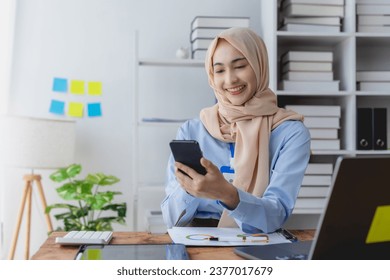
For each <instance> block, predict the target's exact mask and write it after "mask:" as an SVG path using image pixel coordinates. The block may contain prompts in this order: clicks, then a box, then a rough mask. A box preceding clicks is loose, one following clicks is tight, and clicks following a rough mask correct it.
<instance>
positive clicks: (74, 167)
mask: <svg viewBox="0 0 390 280" xmlns="http://www.w3.org/2000/svg"><path fill="white" fill-rule="evenodd" d="M80 172H81V165H80V164H71V165H69V166H68V167H67V168H66V174H67V175H68V177H69V178H73V177H75V176H76V175H78V174H80Z"/></svg>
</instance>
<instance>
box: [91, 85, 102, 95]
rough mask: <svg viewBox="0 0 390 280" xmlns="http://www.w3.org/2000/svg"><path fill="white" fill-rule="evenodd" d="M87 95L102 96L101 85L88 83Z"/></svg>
mask: <svg viewBox="0 0 390 280" xmlns="http://www.w3.org/2000/svg"><path fill="white" fill-rule="evenodd" d="M88 94H89V95H102V83H101V82H88Z"/></svg>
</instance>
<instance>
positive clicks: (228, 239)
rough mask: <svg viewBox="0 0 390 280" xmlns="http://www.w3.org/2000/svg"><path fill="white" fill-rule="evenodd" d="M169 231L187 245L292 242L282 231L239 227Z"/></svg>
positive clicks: (175, 240)
mask: <svg viewBox="0 0 390 280" xmlns="http://www.w3.org/2000/svg"><path fill="white" fill-rule="evenodd" d="M168 233H169V236H170V237H171V239H172V240H173V242H174V243H181V244H184V245H187V246H246V245H247V246H253V245H266V244H276V243H290V242H292V240H291V239H288V238H287V237H286V235H285V234H283V232H282V231H280V232H274V233H269V234H265V233H255V234H250V233H244V232H242V231H241V230H240V229H239V228H218V227H172V228H170V229H168Z"/></svg>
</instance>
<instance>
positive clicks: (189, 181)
mask: <svg viewBox="0 0 390 280" xmlns="http://www.w3.org/2000/svg"><path fill="white" fill-rule="evenodd" d="M200 163H201V164H202V165H203V167H204V168H206V171H207V174H206V175H201V174H199V173H197V172H196V171H195V170H193V169H192V168H190V167H188V166H187V165H184V164H182V163H180V162H175V167H176V170H175V175H176V178H177V181H178V182H179V183H180V185H181V186H182V187H183V189H184V190H185V191H187V192H188V193H189V194H191V195H193V196H196V197H200V198H209V199H215V200H220V201H221V202H222V203H224V204H225V205H226V206H228V207H229V209H235V208H236V207H237V205H238V203H239V197H238V193H237V190H236V188H235V187H234V186H233V185H232V184H230V183H229V182H228V181H226V179H225V178H224V177H223V175H222V173H221V172H220V171H219V169H218V167H217V166H215V165H214V164H213V163H212V162H211V161H209V160H207V159H205V158H202V159H201V160H200ZM179 169H180V170H182V171H183V172H185V173H187V174H188V176H187V175H185V174H183V173H182V172H180V171H179Z"/></svg>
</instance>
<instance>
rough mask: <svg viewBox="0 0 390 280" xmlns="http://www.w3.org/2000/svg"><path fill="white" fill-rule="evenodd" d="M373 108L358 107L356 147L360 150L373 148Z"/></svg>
mask: <svg viewBox="0 0 390 280" xmlns="http://www.w3.org/2000/svg"><path fill="white" fill-rule="evenodd" d="M372 116H373V113H372V109H371V108H357V127H356V132H357V133H356V135H357V137H356V148H357V149H358V150H372V149H373V145H372V139H373V133H372V131H373V125H372V123H373V121H372V118H373V117H372Z"/></svg>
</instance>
